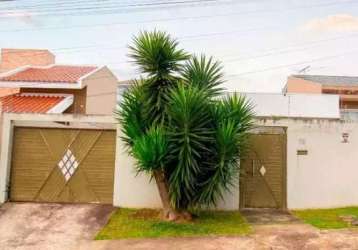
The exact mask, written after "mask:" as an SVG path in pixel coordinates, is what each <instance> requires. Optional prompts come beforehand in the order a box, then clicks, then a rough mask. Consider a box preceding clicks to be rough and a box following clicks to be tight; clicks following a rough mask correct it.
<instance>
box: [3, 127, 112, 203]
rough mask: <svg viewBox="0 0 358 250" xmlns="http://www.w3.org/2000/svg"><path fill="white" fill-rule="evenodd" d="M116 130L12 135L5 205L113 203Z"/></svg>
mask: <svg viewBox="0 0 358 250" xmlns="http://www.w3.org/2000/svg"><path fill="white" fill-rule="evenodd" d="M115 141H116V134H115V131H109V130H83V129H82V130H79V129H50V128H21V127H17V128H15V130H14V140H13V151H12V165H11V178H10V200H12V201H37V202H70V203H73V202H78V203H92V202H96V203H106V204H112V200H113V178H114V158H115Z"/></svg>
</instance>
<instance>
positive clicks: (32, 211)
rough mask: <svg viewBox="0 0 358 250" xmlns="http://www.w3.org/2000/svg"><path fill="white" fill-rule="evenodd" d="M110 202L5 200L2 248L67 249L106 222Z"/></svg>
mask: <svg viewBox="0 0 358 250" xmlns="http://www.w3.org/2000/svg"><path fill="white" fill-rule="evenodd" d="M112 211H113V207H112V206H109V205H96V204H48V203H6V204H4V205H2V206H1V207H0V249H1V250H12V249H17V250H32V249H34V250H42V249H44V250H57V249H58V250H67V249H77V248H78V247H77V246H78V244H80V243H81V242H83V241H90V240H92V239H93V237H94V236H95V234H96V233H97V232H98V230H100V228H101V227H102V226H103V225H105V224H106V223H107V220H108V217H109V215H110V214H111V212H112Z"/></svg>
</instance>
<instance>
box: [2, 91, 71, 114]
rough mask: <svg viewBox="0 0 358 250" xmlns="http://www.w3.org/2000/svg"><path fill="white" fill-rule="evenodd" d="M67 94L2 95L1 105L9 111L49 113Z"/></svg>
mask: <svg viewBox="0 0 358 250" xmlns="http://www.w3.org/2000/svg"><path fill="white" fill-rule="evenodd" d="M66 97H67V96H66V95H61V94H59V95H54V94H52V95H51V94H30V93H29V94H27V93H21V94H13V95H8V96H5V97H2V98H1V99H0V101H1V107H2V111H3V112H7V113H47V112H49V111H50V110H51V109H53V108H54V107H56V106H57V105H59V104H60V103H61V102H62V101H64V100H65V98H66Z"/></svg>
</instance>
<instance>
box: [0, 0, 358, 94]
mask: <svg viewBox="0 0 358 250" xmlns="http://www.w3.org/2000/svg"><path fill="white" fill-rule="evenodd" d="M183 2H184V3H183ZM185 2H186V3H185ZM155 28H156V29H158V30H163V31H168V32H169V33H170V34H171V35H173V36H174V37H177V38H178V39H179V41H180V42H181V46H182V47H183V48H185V49H187V50H188V51H189V52H192V53H197V54H200V53H205V54H207V55H212V56H214V57H215V58H217V59H218V60H220V61H222V62H223V65H224V69H225V73H226V78H227V82H226V83H225V87H227V88H228V89H229V90H231V91H234V90H237V91H246V92H279V91H281V88H282V87H283V85H284V84H285V81H286V78H287V76H288V75H290V74H294V73H297V72H298V71H299V70H301V69H302V68H305V67H307V66H310V67H309V69H308V71H307V73H309V74H328V75H335V74H339V75H358V72H357V69H356V68H357V65H358V46H357V44H358V43H357V42H358V1H357V0H354V1H347V0H340V1H337V0H296V1H294V0H291V1H289V0H266V1H264V0H262V1H255V0H237V1H232V0H181V1H179V0H152V1H150V0H132V1H129V0H122V1H112V0H101V1H85V0H52V1H46V0H37V1H35V0H26V1H0V47H3V48H6V47H7V48H41V49H43V48H47V49H50V50H51V51H52V52H53V53H54V54H56V59H57V63H68V64H100V65H102V64H104V65H107V66H109V67H110V68H111V69H112V70H113V71H114V72H116V74H117V76H118V78H119V79H120V80H126V79H128V78H130V77H133V76H136V71H135V67H134V66H133V65H131V64H129V63H128V62H127V61H128V58H127V57H126V54H127V53H128V50H127V49H126V45H127V44H128V43H130V42H131V38H132V37H133V36H134V35H135V34H137V33H138V32H139V31H140V30H153V29H155Z"/></svg>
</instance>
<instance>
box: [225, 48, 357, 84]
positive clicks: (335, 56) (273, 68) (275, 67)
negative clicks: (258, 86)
mask: <svg viewBox="0 0 358 250" xmlns="http://www.w3.org/2000/svg"><path fill="white" fill-rule="evenodd" d="M356 52H358V50H352V51H347V52H345V53H343V54H339V55H332V56H324V57H319V58H315V59H312V60H308V61H301V62H297V63H292V64H283V65H277V66H273V67H269V68H265V69H260V70H253V71H246V72H243V73H239V74H228V75H226V77H228V78H235V77H239V76H243V75H249V74H255V73H261V72H266V71H271V70H276V69H281V68H287V67H291V66H297V65H301V64H307V63H313V62H320V61H325V60H331V59H335V58H337V57H342V56H345V55H347V54H351V53H356Z"/></svg>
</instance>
